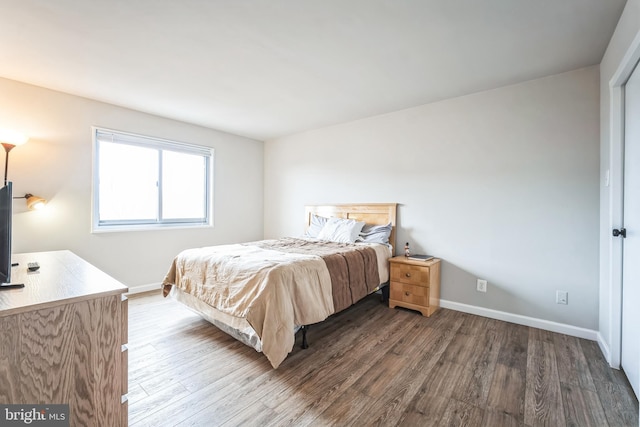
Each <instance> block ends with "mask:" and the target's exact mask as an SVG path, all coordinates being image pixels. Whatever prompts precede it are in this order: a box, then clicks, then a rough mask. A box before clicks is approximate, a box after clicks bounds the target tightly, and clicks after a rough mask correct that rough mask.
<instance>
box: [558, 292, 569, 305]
mask: <svg viewBox="0 0 640 427" xmlns="http://www.w3.org/2000/svg"><path fill="white" fill-rule="evenodd" d="M568 299H569V292H567V291H556V304H569V302H568Z"/></svg>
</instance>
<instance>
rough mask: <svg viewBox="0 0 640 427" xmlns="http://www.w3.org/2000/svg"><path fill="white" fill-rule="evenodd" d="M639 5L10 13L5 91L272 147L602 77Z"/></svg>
mask: <svg viewBox="0 0 640 427" xmlns="http://www.w3.org/2000/svg"><path fill="white" fill-rule="evenodd" d="M625 1H626V0H395V1H394V0H226V1H224V0H179V1H178V0H0V31H1V35H0V76H2V77H5V78H8V79H13V80H17V81H21V82H26V83H31V84H34V85H38V86H43V87H46V88H50V89H55V90H59V91H62V92H67V93H71V94H74V95H79V96H84V97H87V98H92V99H97V100H100V101H105V102H109V103H112V104H116V105H121V106H125V107H129V108H132V109H135V110H140V111H145V112H149V113H153V114H157V115H160V116H165V117H170V118H174V119H178V120H182V121H185V122H190V123H195V124H199V125H204V126H207V127H211V128H215V129H219V130H224V131H227V132H231V133H234V134H238V135H244V136H248V137H251V138H255V139H259V140H267V139H271V138H275V137H279V136H284V135H289V134H293V133H296V132H300V131H304V130H308V129H314V128H318V127H322V126H326V125H330V124H335V123H341V122H346V121H350V120H355V119H359V118H363V117H368V116H372V115H376V114H381V113H386V112H390V111H396V110H400V109H403V108H409V107H413V106H417V105H422V104H426V103H429V102H433V101H437V100H441V99H445V98H451V97H455V96H460V95H465V94H469V93H473V92H478V91H482V90H486V89H491V88H496V87H500V86H505V85H509V84H514V83H518V82H521V81H525V80H530V79H534V78H538V77H542V76H547V75H551V74H556V73H560V72H564V71H569V70H573V69H577V68H581V67H585V66H589V65H594V64H598V63H599V62H600V60H601V59H602V55H603V53H604V51H605V49H606V46H607V43H608V41H609V39H610V37H611V35H612V33H613V30H614V28H615V25H616V23H617V21H618V18H619V17H620V14H621V13H622V9H623V7H624V4H625Z"/></svg>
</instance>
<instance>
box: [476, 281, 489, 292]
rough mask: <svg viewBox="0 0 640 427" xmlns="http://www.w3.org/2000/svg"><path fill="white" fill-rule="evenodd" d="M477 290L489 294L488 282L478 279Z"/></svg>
mask: <svg viewBox="0 0 640 427" xmlns="http://www.w3.org/2000/svg"><path fill="white" fill-rule="evenodd" d="M476 290H477V291H478V292H487V281H486V280H482V279H478V280H477V281H476Z"/></svg>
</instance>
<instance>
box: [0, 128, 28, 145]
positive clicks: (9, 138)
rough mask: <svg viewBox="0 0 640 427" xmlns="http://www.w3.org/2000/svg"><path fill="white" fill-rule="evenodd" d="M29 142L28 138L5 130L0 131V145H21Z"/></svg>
mask: <svg viewBox="0 0 640 427" xmlns="http://www.w3.org/2000/svg"><path fill="white" fill-rule="evenodd" d="M28 140H29V137H28V136H26V135H24V134H21V133H20V132H15V131H12V130H7V129H0V144H8V145H22V144H24V143H25V142H27V141H28Z"/></svg>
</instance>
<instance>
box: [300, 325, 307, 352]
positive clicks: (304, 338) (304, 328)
mask: <svg viewBox="0 0 640 427" xmlns="http://www.w3.org/2000/svg"><path fill="white" fill-rule="evenodd" d="M301 329H302V346H301V348H303V349H306V348H309V343H308V342H307V329H309V326H305V325H302V328H301Z"/></svg>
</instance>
